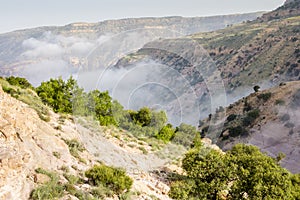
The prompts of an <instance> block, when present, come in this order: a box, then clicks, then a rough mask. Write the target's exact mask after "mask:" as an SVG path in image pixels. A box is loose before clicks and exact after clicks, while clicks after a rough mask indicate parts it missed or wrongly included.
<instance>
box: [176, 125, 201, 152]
mask: <svg viewBox="0 0 300 200" xmlns="http://www.w3.org/2000/svg"><path fill="white" fill-rule="evenodd" d="M197 135H199V136H200V133H199V132H198V131H197V129H196V127H195V126H192V125H188V124H184V123H182V124H180V126H178V127H176V130H175V134H174V137H173V138H172V142H174V143H176V144H180V145H183V146H184V147H187V148H189V147H191V145H192V142H193V140H194V138H195V137H196V136H197Z"/></svg>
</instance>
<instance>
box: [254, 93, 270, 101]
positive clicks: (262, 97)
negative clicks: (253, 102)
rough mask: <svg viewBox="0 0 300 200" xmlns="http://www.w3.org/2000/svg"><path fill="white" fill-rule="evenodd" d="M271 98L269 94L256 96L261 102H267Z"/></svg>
mask: <svg viewBox="0 0 300 200" xmlns="http://www.w3.org/2000/svg"><path fill="white" fill-rule="evenodd" d="M271 96H272V93H271V92H267V93H262V94H259V95H258V96H257V98H258V99H262V100H263V101H268V100H269V99H270V98H271Z"/></svg>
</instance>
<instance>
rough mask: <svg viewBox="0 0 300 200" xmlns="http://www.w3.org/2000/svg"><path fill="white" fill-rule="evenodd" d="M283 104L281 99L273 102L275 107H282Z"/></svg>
mask: <svg viewBox="0 0 300 200" xmlns="http://www.w3.org/2000/svg"><path fill="white" fill-rule="evenodd" d="M284 104H285V101H284V100H282V99H276V101H275V105H280V106H283V105H284Z"/></svg>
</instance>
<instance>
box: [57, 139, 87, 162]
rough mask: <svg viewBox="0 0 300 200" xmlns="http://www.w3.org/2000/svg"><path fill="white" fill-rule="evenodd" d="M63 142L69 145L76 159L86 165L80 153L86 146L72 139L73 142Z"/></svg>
mask: <svg viewBox="0 0 300 200" xmlns="http://www.w3.org/2000/svg"><path fill="white" fill-rule="evenodd" d="M63 140H64V142H65V143H66V144H67V145H68V147H69V151H70V154H71V155H72V156H74V157H75V158H77V159H78V160H79V161H80V162H82V163H86V161H85V160H83V159H82V158H81V157H80V156H79V152H83V151H84V150H85V148H84V146H83V145H82V144H80V143H79V142H78V140H76V139H72V140H66V139H63Z"/></svg>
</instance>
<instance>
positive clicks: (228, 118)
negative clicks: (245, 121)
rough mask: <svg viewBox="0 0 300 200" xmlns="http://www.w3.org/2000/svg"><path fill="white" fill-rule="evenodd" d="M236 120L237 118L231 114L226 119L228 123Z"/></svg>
mask: <svg viewBox="0 0 300 200" xmlns="http://www.w3.org/2000/svg"><path fill="white" fill-rule="evenodd" d="M236 118H237V115H235V114H231V115H229V116H228V117H227V121H228V122H231V121H233V120H235V119H236Z"/></svg>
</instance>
